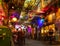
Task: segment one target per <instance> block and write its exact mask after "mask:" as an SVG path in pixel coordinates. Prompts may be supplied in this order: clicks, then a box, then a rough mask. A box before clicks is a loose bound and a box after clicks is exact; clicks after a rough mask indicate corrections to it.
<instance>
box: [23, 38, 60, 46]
mask: <svg viewBox="0 0 60 46" xmlns="http://www.w3.org/2000/svg"><path fill="white" fill-rule="evenodd" d="M24 46H60V44H52V45H50V44H49V43H48V42H46V41H37V40H32V39H26V44H25V45H24Z"/></svg>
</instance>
